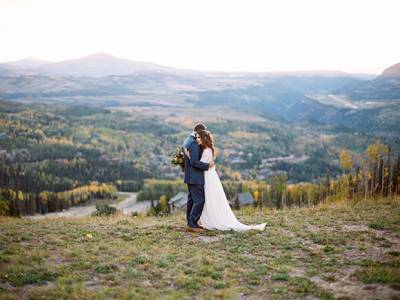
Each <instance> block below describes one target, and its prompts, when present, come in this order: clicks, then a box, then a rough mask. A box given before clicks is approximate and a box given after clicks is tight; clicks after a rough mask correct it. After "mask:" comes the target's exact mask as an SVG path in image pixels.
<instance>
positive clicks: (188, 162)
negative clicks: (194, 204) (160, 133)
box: [182, 134, 209, 185]
mask: <svg viewBox="0 0 400 300" xmlns="http://www.w3.org/2000/svg"><path fill="white" fill-rule="evenodd" d="M182 148H183V149H185V148H187V149H189V152H190V157H187V156H186V154H183V158H184V160H185V169H184V171H185V183H187V184H201V185H204V171H205V170H208V168H209V164H207V163H204V162H201V161H200V158H201V147H200V145H199V144H197V142H196V138H195V136H194V134H191V135H189V136H188V137H187V138H186V140H185V141H184V142H183V144H182Z"/></svg>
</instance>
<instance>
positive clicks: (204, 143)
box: [182, 123, 266, 232]
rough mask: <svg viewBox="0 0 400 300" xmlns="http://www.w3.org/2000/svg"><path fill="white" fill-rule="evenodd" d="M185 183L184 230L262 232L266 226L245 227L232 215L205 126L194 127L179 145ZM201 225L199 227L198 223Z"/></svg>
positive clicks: (211, 140)
mask: <svg viewBox="0 0 400 300" xmlns="http://www.w3.org/2000/svg"><path fill="white" fill-rule="evenodd" d="M182 148H183V150H184V155H183V156H184V162H185V164H184V165H185V166H184V172H185V183H186V184H187V185H188V191H189V195H188V201H187V208H186V209H187V210H186V218H187V225H188V228H187V230H188V231H190V232H203V231H205V230H234V231H246V230H250V229H255V230H264V228H265V225H266V223H263V224H259V225H245V224H242V223H240V222H239V221H238V220H237V219H236V217H235V215H234V214H233V212H232V209H231V208H230V206H229V203H228V200H227V199H226V195H225V192H224V189H223V187H222V184H221V181H220V179H219V177H218V174H217V172H216V171H215V163H214V159H215V155H216V152H215V147H214V140H213V137H212V135H211V133H210V132H209V131H208V130H207V127H206V126H205V125H204V124H201V123H200V124H197V125H196V126H195V127H194V129H193V133H192V134H190V135H189V136H188V137H187V138H186V140H185V142H184V143H183V145H182ZM199 223H200V224H199Z"/></svg>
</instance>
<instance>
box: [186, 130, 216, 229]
mask: <svg viewBox="0 0 400 300" xmlns="http://www.w3.org/2000/svg"><path fill="white" fill-rule="evenodd" d="M206 129H207V127H206V126H205V125H204V124H202V123H199V124H197V125H196V126H195V127H194V129H193V133H192V134H190V135H189V136H188V137H187V138H186V140H185V141H184V143H183V145H182V148H183V149H188V150H189V153H190V157H188V156H187V155H186V154H184V155H183V157H184V161H185V183H186V184H187V185H188V191H189V195H188V201H187V205H186V218H187V224H188V228H187V230H188V231H190V232H203V231H204V229H203V228H202V227H201V226H199V225H198V224H197V223H198V221H199V219H200V216H201V213H202V211H203V207H204V202H205V195H204V171H205V170H208V169H209V168H212V167H213V166H214V161H212V162H211V163H209V164H207V163H204V162H201V161H200V158H201V153H202V151H201V147H200V145H199V144H198V143H197V141H196V133H197V132H199V131H201V130H206ZM184 152H185V151H184Z"/></svg>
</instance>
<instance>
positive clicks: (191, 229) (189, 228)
mask: <svg viewBox="0 0 400 300" xmlns="http://www.w3.org/2000/svg"><path fill="white" fill-rule="evenodd" d="M186 231H187V232H194V233H202V232H205V231H206V230H205V229H203V228H200V227H189V226H188V227H187V228H186Z"/></svg>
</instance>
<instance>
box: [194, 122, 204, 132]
mask: <svg viewBox="0 0 400 300" xmlns="http://www.w3.org/2000/svg"><path fill="white" fill-rule="evenodd" d="M202 130H207V126H206V125H204V124H203V123H198V124H196V126H194V128H193V131H194V132H199V131H202Z"/></svg>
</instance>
